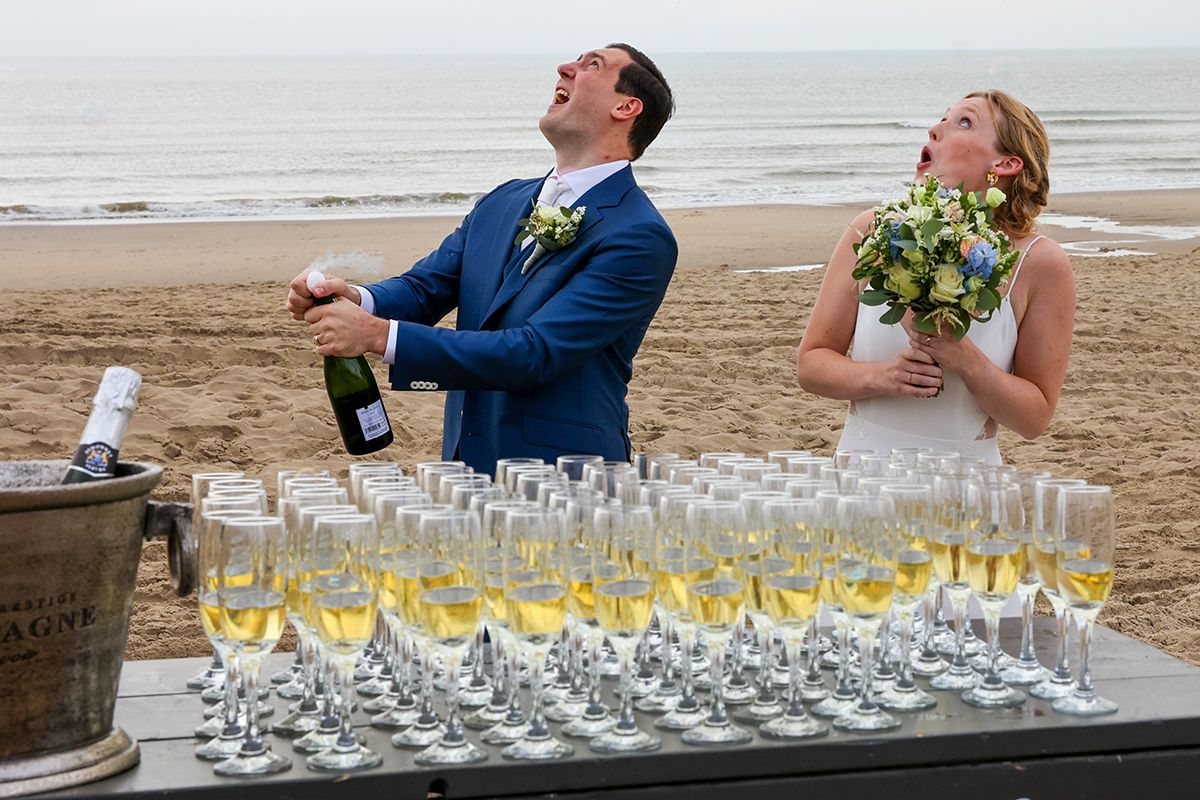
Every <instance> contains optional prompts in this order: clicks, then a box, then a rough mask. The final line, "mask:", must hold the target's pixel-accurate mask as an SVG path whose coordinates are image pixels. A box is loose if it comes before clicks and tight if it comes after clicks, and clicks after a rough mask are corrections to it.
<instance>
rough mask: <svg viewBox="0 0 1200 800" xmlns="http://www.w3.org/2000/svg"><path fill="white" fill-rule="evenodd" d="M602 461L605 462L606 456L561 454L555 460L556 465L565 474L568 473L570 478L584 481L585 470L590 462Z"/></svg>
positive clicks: (597, 462)
mask: <svg viewBox="0 0 1200 800" xmlns="http://www.w3.org/2000/svg"><path fill="white" fill-rule="evenodd" d="M602 463H604V456H594V455H567V456H559V457H558V459H557V460H556V461H555V462H554V467H555V469H557V470H558V471H559V472H561V473H562V474H563V475H566V476H567V478H568V479H569V480H573V481H582V480H583V471H584V469H585V468H586V466H587V465H588V464H602Z"/></svg>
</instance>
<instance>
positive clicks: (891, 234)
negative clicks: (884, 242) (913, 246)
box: [888, 219, 900, 264]
mask: <svg viewBox="0 0 1200 800" xmlns="http://www.w3.org/2000/svg"><path fill="white" fill-rule="evenodd" d="M899 241H900V221H899V220H895V219H894V220H892V229H891V230H890V231H888V252H889V253H890V255H891V257H892V263H893V264H895V263H896V262H897V261H899V260H900V245H898V244H897V242H899Z"/></svg>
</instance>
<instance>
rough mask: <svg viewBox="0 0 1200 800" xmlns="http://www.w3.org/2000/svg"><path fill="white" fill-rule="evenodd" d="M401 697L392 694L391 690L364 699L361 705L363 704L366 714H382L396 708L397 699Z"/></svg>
mask: <svg viewBox="0 0 1200 800" xmlns="http://www.w3.org/2000/svg"><path fill="white" fill-rule="evenodd" d="M399 698H400V695H398V694H392V693H391V692H390V691H389V692H388V693H387V694H381V695H378V696H376V697H372V698H371V699H370V700H363V701H362V703H360V704H359V705H360V706H362V710H363V713H364V714H381V713H383V712H384V711H390V710H391V709H393V708H395V706H396V701H397V700H398V699H399Z"/></svg>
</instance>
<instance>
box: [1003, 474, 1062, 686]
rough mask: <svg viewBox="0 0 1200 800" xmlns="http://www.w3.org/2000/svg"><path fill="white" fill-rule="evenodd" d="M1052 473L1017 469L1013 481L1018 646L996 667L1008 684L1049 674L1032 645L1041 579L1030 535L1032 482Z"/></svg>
mask: <svg viewBox="0 0 1200 800" xmlns="http://www.w3.org/2000/svg"><path fill="white" fill-rule="evenodd" d="M1051 477H1053V476H1052V475H1051V474H1050V473H1049V472H1043V471H1038V470H1031V469H1023V470H1018V472H1017V477H1016V482H1017V485H1018V486H1019V487H1020V491H1021V506H1022V510H1023V512H1024V515H1025V525H1024V527H1023V528H1022V529H1021V551H1022V558H1021V578H1020V580H1019V581H1018V582H1017V593H1018V594H1019V595H1020V596H1021V650H1020V654H1019V655H1018V656H1017V658H1016V659H1014V660H1012V662H1011V663H1010V664H1009V665H1008V666H1007V667H1005V668H1004V669H1003V670H1001V671H1000V677H1001V678H1002V679H1003V680H1004V682H1005V683H1007V684H1008V685H1010V686H1030V685H1033V684H1035V683H1040V682H1041V681H1043V680H1045V679H1046V678H1048V677H1049V676H1050V672H1049V670H1047V669H1046V668H1045V667H1043V666H1042V665H1041V663H1040V662H1039V661H1038V659H1037V654H1036V653H1035V652H1034V649H1033V609H1034V601H1035V600H1037V593H1038V589H1040V588H1041V585H1042V582H1041V579H1040V578H1039V577H1038V571H1037V557H1036V553H1037V546H1036V544H1037V543H1036V538H1035V536H1034V534H1035V531H1036V528H1037V524H1036V522H1035V519H1036V517H1035V514H1034V498H1033V493H1034V485H1035V484H1036V483H1037V482H1038V481H1042V480H1047V479H1049V478H1051Z"/></svg>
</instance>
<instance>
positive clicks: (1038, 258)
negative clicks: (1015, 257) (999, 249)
mask: <svg viewBox="0 0 1200 800" xmlns="http://www.w3.org/2000/svg"><path fill="white" fill-rule="evenodd" d="M1026 269H1028V270H1029V271H1030V272H1029V277H1030V278H1031V279H1032V280H1033V281H1035V282H1036V283H1037V284H1038V285H1039V286H1062V287H1066V286H1070V287H1072V289H1073V288H1074V285H1075V273H1074V270H1072V268H1071V259H1070V258H1068V257H1067V251H1066V250H1063V248H1062V245H1060V244H1059V243H1058V242H1056V241H1054V240H1053V239H1051V238H1050V237H1048V236H1043V237H1042V238H1041V239H1039V240H1038V242H1037V244H1036V245H1035V246H1034V247H1032V248H1031V249H1030V250H1029V254H1028V255H1026V256H1025V263H1024V264H1023V265H1022V267H1021V271H1022V272H1024V271H1025V270H1026Z"/></svg>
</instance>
